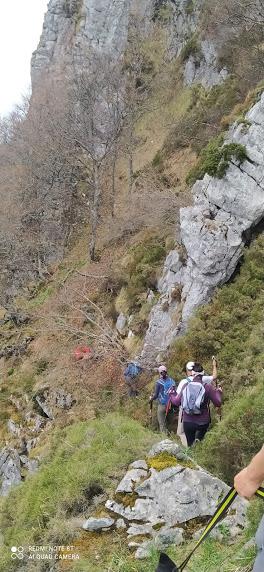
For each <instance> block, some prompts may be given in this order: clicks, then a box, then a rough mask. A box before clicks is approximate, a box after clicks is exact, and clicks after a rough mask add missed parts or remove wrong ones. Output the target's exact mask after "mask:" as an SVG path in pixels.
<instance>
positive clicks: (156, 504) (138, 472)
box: [84, 439, 247, 558]
mask: <svg viewBox="0 0 264 572" xmlns="http://www.w3.org/2000/svg"><path fill="white" fill-rule="evenodd" d="M164 455H165V456H164ZM145 463H146V464H145V465H144V466H146V467H147V469H135V468H133V467H134V466H135V463H133V464H132V465H130V467H129V470H128V472H127V474H126V475H125V476H124V478H123V479H122V481H121V483H120V484H119V485H118V487H117V489H116V496H114V497H113V498H112V499H109V500H108V501H107V502H106V504H105V506H106V508H107V510H108V511H109V513H108V514H109V515H111V517H112V519H117V517H118V519H120V517H121V518H122V519H123V522H124V523H126V525H127V527H128V528H127V531H126V532H127V537H128V546H129V547H130V548H132V549H134V548H135V549H136V553H135V556H136V558H145V557H146V556H148V555H149V554H150V551H151V549H152V547H153V546H155V547H156V548H158V549H160V550H162V549H164V548H166V547H168V546H169V545H170V544H172V543H173V544H176V545H178V544H181V543H182V542H184V541H185V538H187V536H188V534H189V533H190V530H189V529H188V523H189V524H191V525H192V527H193V525H194V523H195V522H196V523H197V530H198V529H199V530H200V527H201V524H202V522H206V521H207V520H208V519H209V517H210V516H211V515H213V514H214V512H215V510H216V507H217V505H218V503H219V500H220V499H221V498H222V496H223V495H224V494H226V493H227V492H228V486H227V485H226V484H225V483H223V482H222V481H221V480H220V479H218V478H216V477H213V476H212V475H210V474H209V473H207V472H206V471H205V470H203V469H202V468H201V467H199V466H198V465H195V463H193V462H192V461H191V459H190V458H189V457H188V456H187V455H186V453H185V452H183V451H182V450H181V448H180V447H179V445H177V444H176V443H175V442H173V441H170V440H169V439H166V440H165V441H161V442H160V443H157V444H156V445H155V446H154V447H153V448H152V449H151V450H150V451H149V453H148V455H147V458H146V461H145ZM155 463H156V465H155ZM166 463H167V464H168V466H166ZM136 464H137V466H138V463H137V462H136ZM139 464H140V466H142V461H140V462H139ZM154 466H156V468H154ZM139 481H140V482H139ZM127 483H129V485H130V486H129V490H128V487H127V486H126V484H127ZM129 496H131V500H130V502H128V500H129ZM123 498H124V502H122V500H123ZM246 510H247V502H246V501H243V500H242V499H237V500H236V501H235V503H234V504H233V506H232V512H230V513H229V514H228V515H227V516H226V518H225V519H224V521H223V522H224V523H225V525H226V527H227V529H228V530H229V532H230V539H231V541H232V538H234V537H235V536H237V535H238V534H239V533H240V532H241V530H243V528H244V527H245V525H246V522H247V519H246ZM203 519H204V520H203ZM109 522H110V521H109V520H108V517H107V516H106V517H105V518H104V519H103V522H102V523H101V522H100V519H97V520H96V522H94V519H93V518H91V519H89V522H88V525H87V523H86V524H85V526H84V527H85V528H86V530H98V531H100V530H104V529H105V528H106V523H109ZM89 523H90V524H89ZM112 525H114V520H113V521H112ZM107 526H110V524H107ZM115 526H117V524H115ZM194 528H195V527H194ZM192 530H193V528H192ZM194 534H195V533H194ZM215 534H216V536H217V538H218V539H219V540H220V541H221V540H222V538H221V527H220V529H219V527H216V529H215ZM139 536H140V537H141V538H142V541H140V540H139V539H138V537H139Z"/></svg>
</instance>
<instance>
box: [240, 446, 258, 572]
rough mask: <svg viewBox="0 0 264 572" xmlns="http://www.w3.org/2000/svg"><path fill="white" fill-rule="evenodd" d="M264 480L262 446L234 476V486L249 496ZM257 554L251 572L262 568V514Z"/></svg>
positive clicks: (256, 571) (241, 493) (242, 495)
mask: <svg viewBox="0 0 264 572" xmlns="http://www.w3.org/2000/svg"><path fill="white" fill-rule="evenodd" d="M263 481H264V446H263V447H262V449H261V450H260V451H259V452H258V453H257V455H255V457H253V459H252V460H251V462H250V463H249V465H248V466H247V467H246V468H245V469H243V470H242V471H240V473H238V474H237V475H236V476H235V479H234V487H235V489H236V490H237V492H238V494H239V495H240V496H241V497H244V498H246V499H249V498H251V497H252V496H253V495H254V493H255V492H256V490H257V489H258V488H259V486H260V485H261V484H262V483H263ZM256 544H257V547H258V554H257V557H256V560H255V564H254V568H253V571H252V572H263V570H264V516H263V518H262V520H261V521H260V525H259V527H258V530H257V534H256Z"/></svg>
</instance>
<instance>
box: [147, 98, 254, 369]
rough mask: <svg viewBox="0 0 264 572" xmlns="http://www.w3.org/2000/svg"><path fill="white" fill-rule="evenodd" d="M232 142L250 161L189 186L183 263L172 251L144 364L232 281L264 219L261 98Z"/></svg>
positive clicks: (232, 135) (234, 129)
mask: <svg viewBox="0 0 264 572" xmlns="http://www.w3.org/2000/svg"><path fill="white" fill-rule="evenodd" d="M231 142H234V143H240V144H242V145H244V146H245V148H246V153H247V157H248V159H247V160H245V161H244V162H243V163H242V164H241V165H238V163H236V161H232V162H231V163H230V165H229V167H228V169H227V172H226V175H225V176H224V177H223V178H222V179H218V178H214V177H211V176H209V175H205V177H204V178H203V180H201V181H197V182H196V183H195V185H194V187H193V197H194V204H193V206H190V207H186V208H183V209H181V212H180V219H181V242H182V245H183V246H184V249H185V251H186V261H185V260H182V259H180V257H179V255H178V253H177V252H176V251H172V252H171V253H170V254H169V256H168V257H167V259H166V262H165V266H164V272H163V276H162V278H161V280H160V282H159V291H160V299H159V301H158V303H157V304H156V305H155V306H154V307H153V309H152V312H151V314H150V322H149V329H148V332H147V334H146V337H145V343H144V348H143V352H142V361H144V360H145V361H148V360H149V359H150V358H151V359H153V358H154V357H156V358H157V357H158V359H159V355H160V354H162V352H164V351H165V350H166V349H167V348H168V347H169V345H170V344H171V342H172V341H173V339H175V338H176V337H177V336H178V335H179V334H181V333H182V332H184V331H185V329H186V325H187V322H188V319H189V318H190V316H191V315H192V314H193V312H194V311H195V309H196V308H198V307H199V306H201V305H202V304H205V303H206V302H208V301H209V300H210V299H211V298H212V296H213V294H214V292H215V290H216V288H217V287H219V286H221V285H223V284H224V283H225V282H227V281H228V280H229V279H230V278H231V276H232V275H233V273H234V271H235V269H236V267H237V264H238V262H239V259H240V258H241V256H242V253H243V248H244V245H245V243H246V242H247V240H248V239H249V238H250V236H251V234H252V233H253V232H254V229H255V227H256V226H257V225H258V224H259V223H260V221H261V220H262V219H263V217H264V94H262V96H261V98H260V100H259V101H258V102H257V103H256V104H255V105H254V106H253V107H252V109H251V110H250V111H249V112H248V113H247V115H246V118H245V122H244V123H240V124H234V126H232V127H231V128H230V130H229V133H228V135H227V138H226V143H231ZM175 289H176V290H177V292H180V296H178V298H177V297H176V298H175V297H174V296H173V291H175ZM165 302H166V304H165Z"/></svg>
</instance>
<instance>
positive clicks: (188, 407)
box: [181, 380, 205, 415]
mask: <svg viewBox="0 0 264 572" xmlns="http://www.w3.org/2000/svg"><path fill="white" fill-rule="evenodd" d="M204 398H205V389H204V386H203V384H202V383H200V382H199V383H198V381H189V380H188V382H187V383H186V385H185V386H184V388H183V390H182V400H181V406H182V410H183V411H184V412H185V413H187V414H188V415H200V414H201V406H202V404H203V402H204Z"/></svg>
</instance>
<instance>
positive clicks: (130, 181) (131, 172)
mask: <svg viewBox="0 0 264 572" xmlns="http://www.w3.org/2000/svg"><path fill="white" fill-rule="evenodd" d="M128 144H129V155H128V193H129V195H131V194H132V189H133V175H134V168H133V127H132V126H131V128H130V132H129V143H128Z"/></svg>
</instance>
